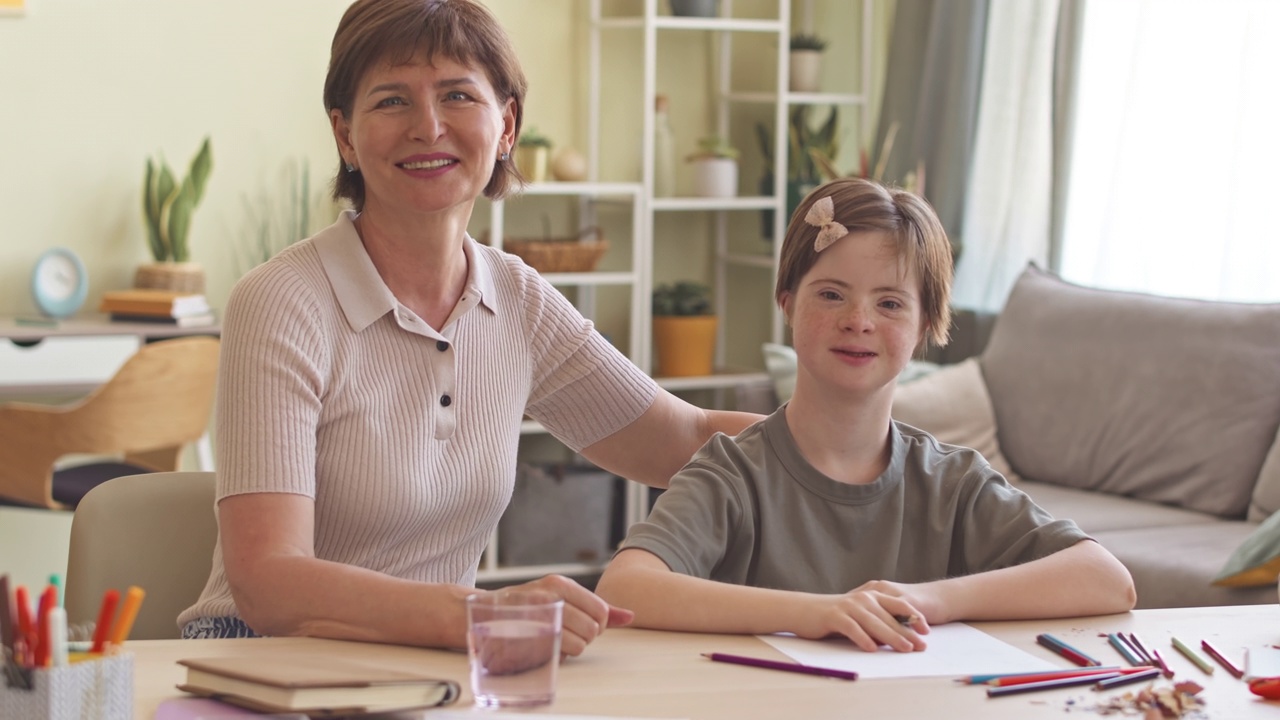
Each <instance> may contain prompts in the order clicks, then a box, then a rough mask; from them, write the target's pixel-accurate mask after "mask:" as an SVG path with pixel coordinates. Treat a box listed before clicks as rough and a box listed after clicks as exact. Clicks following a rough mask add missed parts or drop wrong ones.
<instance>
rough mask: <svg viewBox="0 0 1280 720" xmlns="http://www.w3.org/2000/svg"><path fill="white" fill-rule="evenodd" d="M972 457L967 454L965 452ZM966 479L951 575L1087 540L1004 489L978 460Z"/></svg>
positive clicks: (1067, 523) (1009, 488) (1016, 562)
mask: <svg viewBox="0 0 1280 720" xmlns="http://www.w3.org/2000/svg"><path fill="white" fill-rule="evenodd" d="M971 452H972V451H971ZM974 455H975V456H976V462H975V463H974V465H973V469H972V471H971V477H969V478H966V481H967V482H970V483H972V488H971V489H970V491H969V492H968V494H967V495H966V497H965V500H964V504H963V505H962V506H961V507H960V508H958V509H957V510H958V513H957V517H958V518H960V519H961V520H960V522H959V523H958V525H957V528H958V531H959V532H958V535H959V537H958V538H956V540H957V543H956V544H955V545H954V546H953V547H954V548H955V549H956V550H957V552H953V554H952V558H953V565H954V564H955V563H956V562H957V561H958V562H959V563H960V564H961V566H960V567H954V566H953V567H952V568H950V571H951V572H952V573H955V574H964V575H969V574H973V573H979V572H985V571H987V570H996V569H999V568H1005V567H1011V566H1013V565H1020V564H1022V563H1027V562H1031V561H1032V560H1038V559H1040V558H1043V557H1047V556H1049V555H1052V554H1053V553H1056V552H1058V551H1059V550H1065V549H1066V548H1069V547H1071V546H1072V545H1075V544H1076V543H1078V542H1080V541H1081V540H1088V539H1090V538H1089V536H1088V535H1086V534H1085V533H1084V531H1083V530H1081V529H1080V528H1079V526H1077V525H1076V524H1075V522H1073V521H1071V520H1065V519H1054V517H1053V516H1052V515H1050V514H1049V513H1048V511H1046V510H1044V509H1043V508H1041V507H1040V506H1039V505H1036V504H1035V502H1034V501H1032V499H1031V498H1030V496H1028V495H1027V494H1026V493H1024V492H1022V491H1021V490H1019V489H1017V488H1015V487H1014V486H1012V485H1010V484H1009V483H1008V481H1006V480H1005V479H1004V478H1003V477H1001V476H1000V474H999V473H998V472H996V471H995V470H994V469H992V468H991V466H990V465H989V464H988V463H987V462H986V461H985V460H983V459H982V458H981V456H978V455H977V453H976V452H975V453H974Z"/></svg>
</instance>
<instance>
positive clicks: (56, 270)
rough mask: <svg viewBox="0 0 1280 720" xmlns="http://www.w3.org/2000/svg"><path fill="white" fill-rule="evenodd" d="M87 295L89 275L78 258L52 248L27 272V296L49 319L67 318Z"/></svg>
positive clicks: (78, 307) (60, 248)
mask: <svg viewBox="0 0 1280 720" xmlns="http://www.w3.org/2000/svg"><path fill="white" fill-rule="evenodd" d="M88 293H89V273H88V272H86V271H85V269H84V263H83V262H81V260H80V256H79V255H77V254H75V253H74V252H73V251H71V250H69V249H67V248H62V247H56V248H51V249H49V250H46V251H45V252H44V253H43V254H42V255H41V256H40V259H38V260H36V265H35V268H34V269H32V271H31V295H32V297H34V298H35V301H36V307H38V308H40V312H42V313H44V314H45V315H48V316H49V317H55V318H65V317H70V316H72V315H74V314H75V313H76V311H77V310H79V309H80V306H81V305H84V300H85V296H86V295H88Z"/></svg>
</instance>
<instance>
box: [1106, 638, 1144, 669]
mask: <svg viewBox="0 0 1280 720" xmlns="http://www.w3.org/2000/svg"><path fill="white" fill-rule="evenodd" d="M1107 642H1109V643H1111V647H1113V648H1115V649H1116V652H1118V653H1120V654H1121V655H1123V656H1124V659H1125V660H1126V661H1128V663H1129V664H1130V665H1134V666H1137V665H1146V663H1144V662H1142V659H1141V658H1139V657H1138V656H1137V655H1136V654H1134V651H1133V650H1132V649H1130V648H1129V644H1128V643H1127V642H1125V641H1124V638H1123V637H1121V636H1120V635H1118V634H1116V633H1107Z"/></svg>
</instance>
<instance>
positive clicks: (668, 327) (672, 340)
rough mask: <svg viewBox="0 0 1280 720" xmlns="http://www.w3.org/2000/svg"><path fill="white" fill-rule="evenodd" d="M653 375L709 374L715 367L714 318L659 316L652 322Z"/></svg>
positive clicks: (707, 316) (709, 316)
mask: <svg viewBox="0 0 1280 720" xmlns="http://www.w3.org/2000/svg"><path fill="white" fill-rule="evenodd" d="M653 346H654V351H655V353H656V356H657V375H660V376H662V377H689V376H698V375H710V374H711V373H712V371H713V369H714V365H715V354H716V316H715V315H663V316H659V317H655V318H654V319H653Z"/></svg>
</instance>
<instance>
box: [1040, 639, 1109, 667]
mask: <svg viewBox="0 0 1280 720" xmlns="http://www.w3.org/2000/svg"><path fill="white" fill-rule="evenodd" d="M1036 642H1037V643H1040V644H1041V645H1043V646H1044V647H1047V648H1049V649H1050V650H1052V651H1054V652H1055V653H1057V654H1059V655H1061V656H1062V657H1064V658H1066V659H1068V660H1070V661H1071V662H1073V663H1075V664H1077V665H1081V666H1085V667H1088V666H1091V665H1092V666H1101V665H1102V663H1101V662H1099V661H1097V660H1095V659H1093V658H1091V657H1089V656H1088V655H1086V654H1084V653H1082V652H1080V651H1079V650H1077V649H1075V648H1073V647H1071V646H1070V645H1068V644H1066V643H1064V642H1062V641H1061V640H1059V639H1058V638H1056V637H1054V636H1052V635H1050V634H1049V633H1040V634H1039V635H1037V636H1036Z"/></svg>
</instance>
